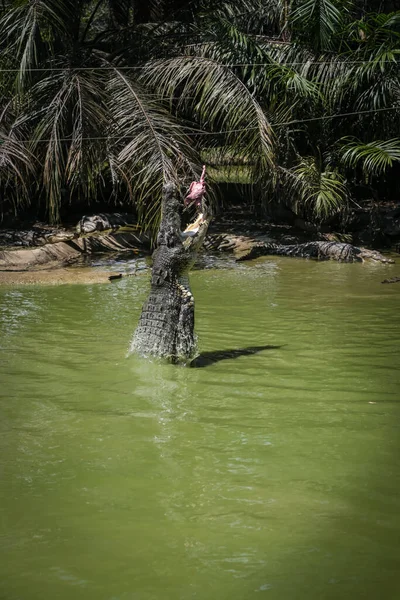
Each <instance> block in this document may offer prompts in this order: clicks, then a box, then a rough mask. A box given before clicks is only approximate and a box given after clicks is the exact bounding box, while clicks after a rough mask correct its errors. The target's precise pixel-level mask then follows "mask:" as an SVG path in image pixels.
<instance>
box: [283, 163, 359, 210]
mask: <svg viewBox="0 0 400 600" xmlns="http://www.w3.org/2000/svg"><path fill="white" fill-rule="evenodd" d="M291 174H292V189H293V191H295V193H296V194H297V198H298V200H297V203H298V206H299V207H304V208H305V209H306V211H308V212H309V213H310V214H311V216H312V217H313V218H314V219H317V220H323V219H327V218H328V217H330V216H332V215H334V214H335V213H337V212H338V211H340V210H341V209H343V207H344V206H345V205H346V203H347V198H348V191H347V186H346V183H345V180H344V177H343V176H342V175H341V174H340V173H339V172H338V171H337V169H333V168H331V167H329V166H326V167H325V169H324V170H322V168H321V165H320V163H319V161H318V160H317V159H316V158H315V157H314V156H307V157H303V158H302V159H301V160H300V162H299V163H298V165H296V166H295V167H294V168H293V169H292V170H291Z"/></svg>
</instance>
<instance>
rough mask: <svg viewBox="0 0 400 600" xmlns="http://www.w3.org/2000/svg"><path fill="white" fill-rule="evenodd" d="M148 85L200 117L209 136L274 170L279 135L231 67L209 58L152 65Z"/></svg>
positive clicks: (181, 110) (181, 111)
mask: <svg viewBox="0 0 400 600" xmlns="http://www.w3.org/2000/svg"><path fill="white" fill-rule="evenodd" d="M141 80H142V81H143V83H144V84H145V85H146V86H148V87H150V88H151V89H153V90H155V91H156V93H157V94H158V95H159V97H160V98H161V99H165V100H169V103H170V106H171V109H172V110H174V111H175V112H176V113H177V114H178V115H179V114H181V115H188V114H191V115H193V116H195V118H196V120H197V122H198V125H199V127H201V128H204V130H205V132H206V133H207V132H209V133H210V134H215V135H217V136H218V135H221V136H222V138H221V139H223V140H224V143H225V144H226V145H227V146H231V147H234V146H236V147H237V148H240V150H241V152H242V153H243V154H244V155H248V156H252V157H254V158H255V159H257V160H258V161H261V162H262V163H263V164H264V165H265V167H267V166H269V167H270V168H272V167H273V164H274V160H275V156H274V134H273V131H272V128H271V125H270V123H269V122H268V119H267V118H266V115H265V113H264V112H263V110H262V108H261V106H260V104H259V103H258V102H257V100H256V99H255V98H254V96H253V95H252V94H251V92H250V91H249V89H248V88H247V86H246V85H245V84H244V83H243V81H241V80H240V79H239V77H238V76H237V75H236V74H235V73H234V72H233V70H232V69H231V68H230V67H229V66H228V65H224V64H221V63H219V62H217V61H215V60H213V59H211V58H208V57H207V56H184V57H177V58H173V59H169V60H163V61H154V62H150V63H147V64H146V65H145V69H144V71H143V73H142V75H141Z"/></svg>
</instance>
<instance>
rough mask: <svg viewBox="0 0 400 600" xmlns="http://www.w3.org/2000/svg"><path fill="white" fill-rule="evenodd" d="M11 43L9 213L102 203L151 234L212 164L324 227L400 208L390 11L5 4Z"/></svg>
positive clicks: (294, 5) (2, 178)
mask: <svg viewBox="0 0 400 600" xmlns="http://www.w3.org/2000/svg"><path fill="white" fill-rule="evenodd" d="M375 4H376V6H375ZM367 5H368V7H367ZM367 8H368V11H369V12H367ZM377 11H381V12H377ZM383 11H384V12H383ZM0 46H1V49H2V52H1V59H0V68H1V71H0V90H1V106H0V109H1V112H0V165H1V170H0V187H1V211H2V214H3V215H6V216H8V215H10V214H11V213H22V214H23V213H24V211H25V210H26V209H27V208H28V207H31V208H32V207H33V208H34V209H35V210H37V211H41V213H42V214H44V213H46V215H47V217H48V218H49V220H50V221H53V222H57V221H58V220H59V219H60V217H63V216H65V215H66V214H67V212H68V211H69V210H73V209H74V207H77V206H79V207H81V208H83V209H85V208H86V207H87V206H88V205H89V204H91V203H92V204H93V203H95V202H96V201H99V199H101V201H103V202H109V203H110V204H111V205H114V206H121V205H123V204H125V205H129V204H133V205H134V206H135V207H136V208H137V209H138V211H139V214H140V215H141V216H142V217H143V218H144V220H145V221H146V222H147V223H148V224H150V223H152V222H153V221H154V219H155V217H156V215H157V209H158V206H159V200H160V190H161V183H162V182H163V181H166V180H170V179H172V180H175V181H176V182H177V183H179V184H181V185H182V186H186V185H187V184H188V183H189V182H190V181H191V180H192V179H193V178H194V177H195V176H196V175H198V174H199V171H200V168H201V163H202V159H204V158H205V159H206V160H207V156H210V153H211V154H212V155H213V157H214V158H215V156H217V155H218V156H220V160H221V161H223V159H224V158H225V162H226V157H228V162H230V163H236V164H237V163H239V164H243V165H245V169H246V173H247V175H248V177H249V178H250V180H251V182H252V183H253V186H254V190H255V194H256V197H257V198H258V201H259V203H260V204H261V205H262V204H264V205H267V203H269V202H272V203H284V204H286V205H287V206H290V207H292V208H293V209H294V210H295V211H297V212H298V213H301V214H302V215H303V216H305V217H307V218H309V219H313V220H316V221H319V220H324V219H327V218H329V217H330V216H332V215H334V214H335V213H337V212H338V211H344V209H345V207H346V206H347V205H348V203H349V202H350V203H351V202H352V201H354V200H355V199H357V201H362V200H363V199H364V198H376V197H379V198H381V199H383V200H393V199H395V198H396V193H397V190H396V181H397V177H398V174H399V162H400V69H399V62H400V59H399V56H400V11H398V12H394V5H393V2H391V1H390V0H388V1H387V2H384V1H383V2H379V3H377V2H368V3H366V2H361V0H353V1H351V0H294V1H292V2H288V1H287V0H235V1H226V2H221V1H218V2H216V1H214V0H192V1H183V0H174V1H171V0H168V1H167V0H152V1H147V2H141V1H139V0H96V1H95V0H75V1H72V0H15V1H9V2H7V1H4V2H3V5H2V9H1V19H0Z"/></svg>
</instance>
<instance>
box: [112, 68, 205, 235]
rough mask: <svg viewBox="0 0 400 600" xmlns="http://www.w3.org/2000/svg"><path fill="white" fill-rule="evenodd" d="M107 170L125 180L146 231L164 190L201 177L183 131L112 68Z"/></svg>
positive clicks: (193, 151)
mask: <svg viewBox="0 0 400 600" xmlns="http://www.w3.org/2000/svg"><path fill="white" fill-rule="evenodd" d="M108 95H109V104H108V108H109V111H110V116H111V120H110V126H109V129H108V131H109V134H110V136H111V138H110V145H109V146H110V166H112V169H113V176H114V180H119V179H120V178H121V177H122V178H123V179H124V181H125V183H126V185H127V188H128V190H129V191H130V195H131V200H132V201H135V202H136V203H137V205H138V208H139V212H140V216H141V218H142V219H143V220H145V221H146V225H147V226H152V225H154V224H155V222H156V220H157V218H158V209H159V207H160V202H161V190H162V185H163V183H165V182H166V181H173V182H175V183H176V185H177V186H180V185H182V183H187V184H188V183H189V182H190V181H191V180H192V179H193V178H196V177H198V176H199V171H198V168H199V166H200V160H199V156H198V155H197V154H196V152H195V150H194V148H193V145H192V144H191V142H190V140H189V138H188V137H187V136H186V135H185V134H184V130H183V128H182V127H181V126H180V125H179V123H178V122H177V121H176V120H175V119H174V118H173V117H171V115H170V114H169V113H168V112H167V111H166V110H165V109H163V108H162V106H160V104H159V103H157V102H155V100H154V98H152V97H151V96H149V94H148V92H146V90H145V89H144V88H143V86H142V85H140V84H139V83H138V82H137V81H136V80H135V79H133V78H132V77H131V76H129V75H128V74H127V73H126V72H123V71H121V70H118V68H115V69H114V70H113V72H112V76H111V77H110V80H109V83H108Z"/></svg>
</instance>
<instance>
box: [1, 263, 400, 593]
mask: <svg viewBox="0 0 400 600" xmlns="http://www.w3.org/2000/svg"><path fill="white" fill-rule="evenodd" d="M399 274H400V269H399V266H394V267H382V266H373V265H342V264H335V263H322V264H318V263H315V262H311V261H301V260H293V259H278V260H267V259H262V260H260V261H259V262H257V263H255V264H252V265H251V264H244V265H240V266H239V267H238V268H237V269H236V270H229V269H227V270H213V269H208V270H203V271H197V272H195V273H194V274H193V276H192V287H193V291H194V294H195V297H196V300H197V331H198V333H199V337H200V347H201V349H202V350H203V351H204V352H205V353H208V354H207V356H206V358H207V360H205V363H206V364H207V366H206V367H204V368H197V369H189V368H184V367H176V366H171V365H160V364H154V363H150V362H146V361H143V360H140V359H137V358H134V357H130V358H126V351H127V348H128V346H129V341H130V338H131V334H132V332H133V330H134V327H135V324H136V322H137V319H138V316H139V311H140V306H141V304H142V302H143V300H144V298H145V294H146V290H147V278H146V276H145V275H141V276H139V277H136V278H134V277H131V278H127V279H123V280H121V281H120V282H118V283H115V284H110V285H92V286H58V287H40V286H37V287H36V286H32V287H19V288H6V287H4V288H2V289H0V300H1V313H0V314H1V341H0V346H1V365H0V377H1V387H0V395H1V400H0V413H1V420H0V428H1V435H0V453H1V454H0V465H1V489H0V509H1V511H0V525H1V543H0V598H1V599H2V600H43V599H46V600H47V599H49V600H50V599H51V600H53V599H60V600H70V599H71V598H74V599H75V598H76V599H78V600H80V599H82V600H83V599H84V600H103V599H104V600H164V599H165V600H186V599H191V598H195V599H197V600H209V599H212V600H214V599H218V600H219V599H222V600H223V599H227V600H228V599H230V600H251V599H254V600H258V599H259V598H264V597H265V598H269V599H274V600H293V599H296V600H303V599H304V600H305V599H307V600H317V599H318V600H320V599H332V600H336V599H339V598H340V599H347V598H349V599H350V598H351V599H352V600H355V599H360V600H361V599H363V600H370V599H375V598H377V597H379V598H383V599H385V600H387V599H392V598H393V599H395V598H396V599H397V598H399V597H400V581H399V567H400V499H399V491H400V482H399V471H400V464H399V463H400V438H399V431H400V430H399V426H400V370H399V367H400V359H399V352H398V351H399V337H400V316H399V308H400V306H399V300H400V284H397V285H396V284H395V285H381V284H380V281H381V280H382V279H383V278H385V277H388V276H394V275H399ZM254 346H267V348H265V349H264V350H260V351H258V352H257V353H254V354H248V353H246V352H244V351H243V352H242V351H239V352H236V353H231V354H230V355H229V356H228V357H226V354H224V353H222V354H221V352H222V351H225V350H235V349H236V350H237V349H246V348H249V347H254Z"/></svg>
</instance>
